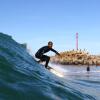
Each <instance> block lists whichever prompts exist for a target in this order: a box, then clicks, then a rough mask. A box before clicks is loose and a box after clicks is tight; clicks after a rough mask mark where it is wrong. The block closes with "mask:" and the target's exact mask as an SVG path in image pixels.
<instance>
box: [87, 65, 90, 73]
mask: <svg viewBox="0 0 100 100" xmlns="http://www.w3.org/2000/svg"><path fill="white" fill-rule="evenodd" d="M89 71H90V65H89V63H88V66H87V72H89Z"/></svg>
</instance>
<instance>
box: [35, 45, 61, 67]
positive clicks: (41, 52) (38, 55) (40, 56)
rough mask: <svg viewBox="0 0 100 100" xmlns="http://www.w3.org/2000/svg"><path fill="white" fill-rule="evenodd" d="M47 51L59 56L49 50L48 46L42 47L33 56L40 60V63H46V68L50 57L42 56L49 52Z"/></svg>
mask: <svg viewBox="0 0 100 100" xmlns="http://www.w3.org/2000/svg"><path fill="white" fill-rule="evenodd" d="M49 51H53V52H55V53H56V54H57V55H60V54H59V53H58V52H57V51H56V50H54V49H52V48H49V47H48V46H44V47H42V48H40V49H39V50H38V51H37V53H36V54H35V57H36V58H38V59H40V60H41V61H46V64H45V67H46V68H47V67H48V63H49V60H50V57H49V56H47V55H44V54H45V53H47V52H49Z"/></svg>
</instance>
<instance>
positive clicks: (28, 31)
mask: <svg viewBox="0 0 100 100" xmlns="http://www.w3.org/2000/svg"><path fill="white" fill-rule="evenodd" d="M0 31H1V32H4V33H6V34H9V35H12V36H13V38H14V39H15V40H16V41H18V42H20V43H24V42H26V43H28V45H29V48H31V49H32V52H33V53H35V52H36V51H37V49H39V48H40V47H41V46H44V45H46V44H47V42H48V41H49V40H51V41H53V42H54V48H55V49H57V50H58V51H60V52H61V51H65V50H71V49H75V44H76V43H75V34H76V32H78V33H79V48H80V49H84V48H85V49H87V50H88V51H89V52H90V53H93V54H100V43H99V42H100V0H0Z"/></svg>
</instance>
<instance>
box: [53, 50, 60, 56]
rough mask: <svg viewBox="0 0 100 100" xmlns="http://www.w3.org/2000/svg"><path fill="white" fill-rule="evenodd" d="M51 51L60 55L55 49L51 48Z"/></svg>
mask: <svg viewBox="0 0 100 100" xmlns="http://www.w3.org/2000/svg"><path fill="white" fill-rule="evenodd" d="M51 51H53V52H55V53H56V54H57V55H60V54H59V53H58V52H57V51H56V50H54V49H51Z"/></svg>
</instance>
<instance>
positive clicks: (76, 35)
mask: <svg viewBox="0 0 100 100" xmlns="http://www.w3.org/2000/svg"><path fill="white" fill-rule="evenodd" d="M76 50H78V33H76Z"/></svg>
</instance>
